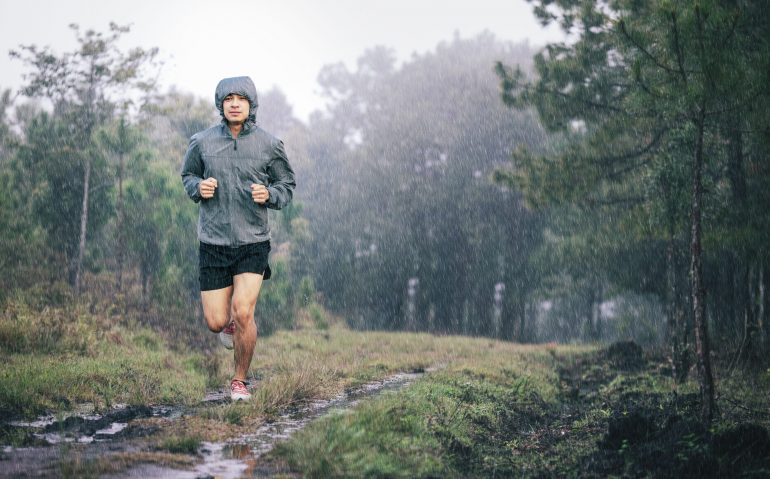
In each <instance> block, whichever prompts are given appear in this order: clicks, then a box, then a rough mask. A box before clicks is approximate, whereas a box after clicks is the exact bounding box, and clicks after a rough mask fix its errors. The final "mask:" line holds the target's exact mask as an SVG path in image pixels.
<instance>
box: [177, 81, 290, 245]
mask: <svg viewBox="0 0 770 479" xmlns="http://www.w3.org/2000/svg"><path fill="white" fill-rule="evenodd" d="M230 94H236V95H240V96H243V97H246V98H247V99H248V100H249V105H250V108H249V117H248V119H247V120H246V122H245V123H244V125H243V129H242V130H241V132H240V134H239V135H238V137H237V138H233V137H232V135H231V134H230V128H229V127H228V126H227V122H226V121H225V119H224V112H223V110H222V102H223V101H224V99H225V97H226V96H227V95H230ZM214 103H215V104H216V106H217V108H218V109H219V113H220V115H222V123H220V124H219V125H216V126H212V127H211V128H209V129H207V130H204V131H201V132H198V133H196V134H195V135H193V136H192V138H190V144H189V146H188V148H187V153H185V156H184V165H183V166H182V182H183V183H184V188H185V190H186V191H187V194H188V195H189V196H190V198H191V199H192V200H193V201H195V202H196V203H198V202H200V211H199V216H198V239H199V240H200V241H201V242H203V243H208V244H212V245H224V246H242V245H245V244H250V243H258V242H261V241H266V240H268V239H270V227H269V225H268V213H267V208H272V209H276V210H277V209H281V208H283V207H284V206H286V205H287V204H289V202H290V201H291V199H292V195H293V192H294V188H295V186H296V183H295V181H294V170H292V168H291V166H290V165H289V160H288V159H287V158H286V152H285V151H284V148H283V142H281V141H280V140H278V139H277V138H275V137H273V136H272V135H270V134H269V133H267V132H266V131H264V130H263V129H262V128H260V127H258V126H257V125H256V122H255V119H256V111H257V89H256V88H255V87H254V83H253V82H252V81H251V79H250V78H249V77H235V78H225V79H224V80H222V81H220V82H219V84H218V85H217V89H216V93H215V95H214ZM211 177H213V178H216V180H217V189H216V190H215V192H214V196H213V198H210V199H203V198H202V197H201V195H200V191H199V189H198V185H199V184H200V182H201V181H203V180H204V179H206V178H211ZM252 183H257V184H263V185H265V186H267V189H268V191H269V193H270V199H269V200H268V202H267V203H266V204H265V205H259V204H257V203H255V202H254V200H253V199H252V197H251V184H252Z"/></svg>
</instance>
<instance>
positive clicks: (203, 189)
mask: <svg viewBox="0 0 770 479" xmlns="http://www.w3.org/2000/svg"><path fill="white" fill-rule="evenodd" d="M216 189H217V179H216V178H206V179H205V180H203V181H201V182H200V183H198V190H199V191H200V193H201V198H203V199H204V200H207V199H209V198H213V197H214V191H215V190H216Z"/></svg>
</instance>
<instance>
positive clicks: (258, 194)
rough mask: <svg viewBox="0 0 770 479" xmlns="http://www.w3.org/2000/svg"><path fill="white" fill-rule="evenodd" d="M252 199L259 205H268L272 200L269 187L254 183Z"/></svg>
mask: <svg viewBox="0 0 770 479" xmlns="http://www.w3.org/2000/svg"><path fill="white" fill-rule="evenodd" d="M251 198H252V199H253V200H254V203H257V204H258V205H264V204H265V203H267V200H269V199H270V192H269V191H268V190H267V187H265V185H258V184H256V183H252V184H251Z"/></svg>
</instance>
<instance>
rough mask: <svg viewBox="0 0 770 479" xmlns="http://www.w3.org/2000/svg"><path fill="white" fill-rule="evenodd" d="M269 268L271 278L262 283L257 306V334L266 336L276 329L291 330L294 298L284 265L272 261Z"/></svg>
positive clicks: (281, 262) (280, 262)
mask: <svg viewBox="0 0 770 479" xmlns="http://www.w3.org/2000/svg"><path fill="white" fill-rule="evenodd" d="M270 268H271V270H272V273H273V276H272V277H271V278H270V279H269V280H267V281H265V282H264V283H262V291H260V293H259V303H258V306H257V317H258V320H259V323H258V324H259V333H260V334H261V335H267V336H269V335H270V334H272V333H273V332H274V331H275V330H277V329H292V326H293V325H294V309H293V306H294V305H293V301H294V297H293V295H292V285H291V281H290V278H289V276H288V272H287V267H286V263H285V262H283V261H281V260H278V261H273V262H271V264H270Z"/></svg>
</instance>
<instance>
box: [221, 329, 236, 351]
mask: <svg viewBox="0 0 770 479" xmlns="http://www.w3.org/2000/svg"><path fill="white" fill-rule="evenodd" d="M219 342H220V343H222V346H224V347H225V348H226V349H233V335H232V334H225V333H224V332H221V331H220V333H219Z"/></svg>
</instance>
